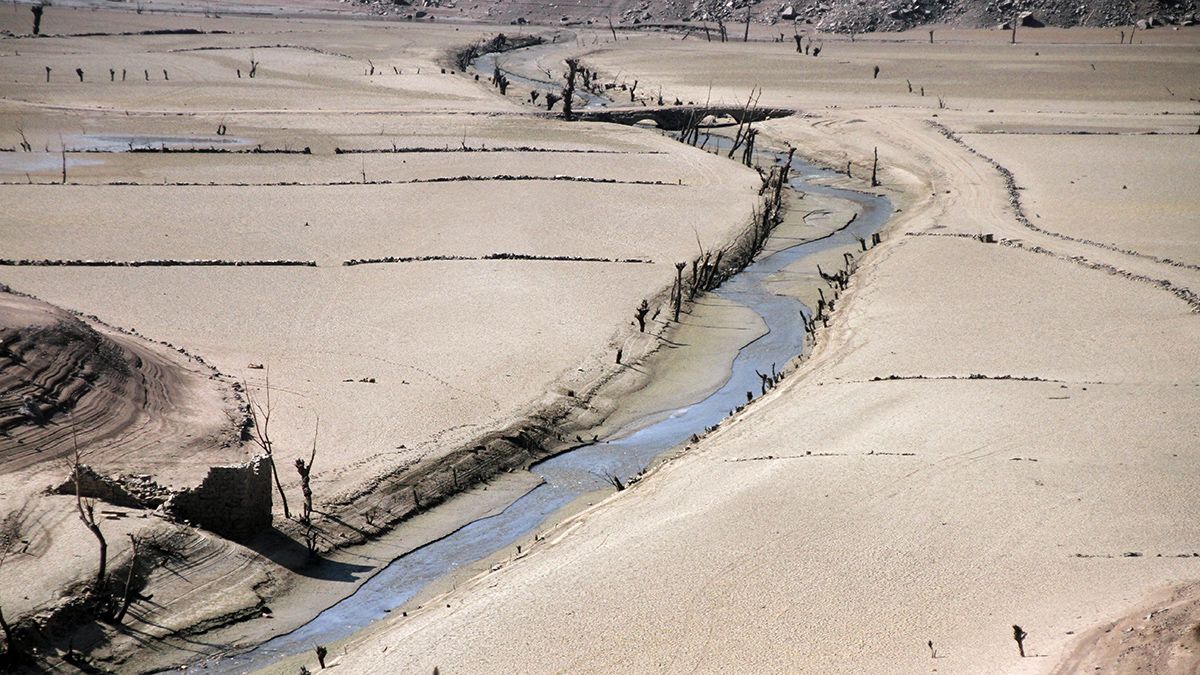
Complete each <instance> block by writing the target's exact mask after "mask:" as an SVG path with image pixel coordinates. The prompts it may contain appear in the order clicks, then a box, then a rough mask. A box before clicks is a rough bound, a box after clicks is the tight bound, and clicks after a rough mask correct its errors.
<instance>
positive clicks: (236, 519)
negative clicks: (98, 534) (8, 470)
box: [51, 457, 272, 540]
mask: <svg viewBox="0 0 1200 675" xmlns="http://www.w3.org/2000/svg"><path fill="white" fill-rule="evenodd" d="M76 483H78V493H79V495H80V496H82V497H87V498H89V499H99V500H101V501H103V502H106V503H109V504H112V505H114V506H123V507H126V508H132V509H155V508H159V507H160V506H161V507H162V510H163V511H164V512H165V513H166V514H167V515H169V516H170V517H171V518H172V519H173V520H177V521H180V522H184V523H187V524H189V525H194V526H196V527H200V528H203V529H206V530H209V531H210V532H215V533H216V534H219V535H221V536H223V537H225V538H227V539H233V540H246V539H249V538H251V537H253V536H254V535H256V534H258V533H259V532H262V531H263V530H266V529H269V528H270V527H271V491H272V486H271V465H270V463H269V462H268V460H267V459H266V458H265V457H256V458H254V459H252V460H250V461H248V462H246V463H244V464H237V465H234V466H214V467H212V468H210V469H209V470H208V475H207V476H205V477H204V480H203V481H202V482H201V483H200V485H198V486H197V487H194V488H185V489H183V490H180V491H178V492H173V491H172V490H170V489H168V488H165V487H163V486H161V485H159V484H158V483H156V482H154V480H152V479H151V478H150V477H149V476H146V475H125V476H117V477H115V478H114V477H110V476H105V475H103V474H101V473H99V472H97V471H96V470H95V469H92V468H91V467H90V466H87V465H86V464H81V465H79V466H78V467H77V468H76V470H75V472H74V473H73V474H72V475H71V477H70V478H68V479H67V480H66V481H65V482H63V483H62V484H61V485H59V486H57V487H55V488H52V489H51V492H54V493H56V494H61V495H74V494H76Z"/></svg>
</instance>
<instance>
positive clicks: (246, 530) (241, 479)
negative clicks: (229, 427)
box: [166, 457, 271, 540]
mask: <svg viewBox="0 0 1200 675" xmlns="http://www.w3.org/2000/svg"><path fill="white" fill-rule="evenodd" d="M166 508H167V511H168V513H170V514H171V515H172V516H173V517H174V518H175V519H176V520H181V521H184V522H187V523H190V524H192V525H195V526H197V527H202V528H204V529H206V530H209V531H211V532H215V533H217V534H219V535H221V536H223V537H225V538H227V539H233V540H245V539H249V538H251V537H253V536H254V535H256V534H258V533H259V532H262V531H263V530H266V529H269V528H270V527H271V465H270V463H269V461H268V460H267V459H266V458H265V457H255V458H254V459H252V460H250V461H249V462H246V463H245V464H238V465H235V466H214V467H212V468H211V469H209V470H208V475H207V476H205V477H204V481H203V482H201V483H200V485H199V486H197V487H194V488H188V489H185V490H181V491H180V492H178V493H176V494H175V496H174V497H172V498H171V499H170V501H168V502H167V505H166Z"/></svg>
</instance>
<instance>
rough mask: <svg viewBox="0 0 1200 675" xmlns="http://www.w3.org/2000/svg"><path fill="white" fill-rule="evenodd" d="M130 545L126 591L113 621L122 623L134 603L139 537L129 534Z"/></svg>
mask: <svg viewBox="0 0 1200 675" xmlns="http://www.w3.org/2000/svg"><path fill="white" fill-rule="evenodd" d="M129 546H130V550H131V551H132V556H133V557H132V558H131V559H130V561H129V572H128V574H126V575H125V592H124V593H123V594H122V595H121V608H120V609H118V610H117V612H116V613H115V614H113V623H116V624H120V623H121V621H123V620H124V619H125V613H126V612H128V611H129V605H130V604H132V603H133V599H134V592H133V575H134V574H135V573H136V572H137V564H138V538H137V537H136V536H134V535H133V533H130V534H129Z"/></svg>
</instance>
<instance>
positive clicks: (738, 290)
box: [207, 137, 892, 673]
mask: <svg viewBox="0 0 1200 675" xmlns="http://www.w3.org/2000/svg"><path fill="white" fill-rule="evenodd" d="M712 140H713V141H715V142H717V143H720V142H722V141H721V140H720V139H717V138H716V137H714V138H713V139H712ZM760 157H761V158H762V159H768V160H769V159H770V158H773V159H774V161H775V162H779V163H782V162H784V161H786V160H787V157H786V155H781V154H776V153H760ZM790 175H791V179H790V186H791V188H792V189H793V190H798V191H801V192H805V193H810V194H818V195H824V196H827V197H832V198H835V199H842V200H845V201H847V202H851V203H853V205H854V207H855V209H856V210H857V211H858V217H857V219H855V220H854V222H853V223H852V224H851V225H850V226H848V227H846V228H845V229H842V230H838V231H836V232H835V233H834V234H833V235H831V236H827V237H823V238H820V239H817V240H813V241H810V242H806V243H799V244H796V245H794V246H790V247H788V248H784V249H782V250H779V251H777V252H775V253H770V254H765V253H764V254H760V256H761V258H760V259H758V260H756V261H755V262H753V263H752V264H751V265H749V266H748V267H747V268H746V269H745V270H743V271H742V272H740V273H738V274H737V275H735V276H733V277H732V278H730V279H729V280H727V281H726V282H725V283H724V284H723V285H722V286H721V287H720V288H718V289H716V290H714V291H712V294H713V295H715V296H717V297H719V298H724V299H728V300H732V301H734V302H736V303H738V304H740V305H744V306H746V307H749V308H750V309H752V310H754V311H755V312H757V313H758V314H759V315H760V316H761V317H762V319H763V321H764V322H765V323H766V326H767V329H768V331H767V333H766V334H765V335H763V336H761V337H759V338H758V339H756V340H754V341H753V342H751V343H750V344H747V345H745V346H744V347H742V348H741V350H740V351H739V353H738V354H737V357H736V358H735V359H734V362H733V366H732V372H731V373H730V375H729V378H728V379H727V380H726V381H725V383H724V384H723V385H722V386H721V387H720V388H719V389H717V390H716V391H715V392H713V393H712V394H710V395H708V396H707V397H705V398H703V399H702V400H699V401H695V402H693V403H691V404H689V405H686V406H682V407H679V408H676V409H674V410H670V411H666V412H664V413H661V414H657V415H654V416H653V417H651V418H649V419H646V420H643V421H641V422H638V423H635V424H632V425H630V426H629V427H626V428H623V429H621V430H619V431H617V432H615V433H613V434H612V435H611V436H609V437H607V438H605V439H603V440H601V441H600V442H599V443H595V444H592V445H587V446H584V447H581V448H577V449H575V450H571V451H569V452H566V453H563V454H560V455H557V456H555V457H552V458H550V459H547V460H545V461H543V462H540V463H538V464H536V465H534V466H533V467H532V468H531V469H530V470H531V471H533V472H535V473H537V474H539V475H540V476H542V477H543V478H544V479H545V482H544V483H543V484H542V485H540V486H539V487H537V488H535V489H534V490H532V491H530V492H529V493H527V494H526V495H524V496H522V497H521V498H520V499H518V500H516V501H515V502H513V503H512V504H511V505H510V506H509V507H508V508H507V509H505V510H504V511H503V512H501V513H499V514H497V515H494V516H490V517H488V518H483V519H480V520H477V521H474V522H472V523H469V524H468V525H466V526H464V527H462V528H461V529H459V530H456V531H455V532H454V533H452V534H450V535H449V536H447V537H445V538H443V539H439V540H437V541H435V542H432V543H430V544H428V545H426V546H424V547H422V548H419V549H417V550H414V551H412V552H410V553H408V554H406V555H404V556H402V557H400V558H398V559H397V560H395V561H393V562H392V563H391V564H390V565H388V566H387V567H386V568H384V569H383V570H381V571H380V572H379V573H378V574H376V575H375V576H374V577H372V578H371V579H369V580H368V581H366V582H365V583H364V584H363V585H362V587H361V588H360V589H359V590H358V591H357V592H356V593H354V594H353V595H351V596H350V597H348V598H346V599H344V600H342V601H341V602H339V603H337V604H336V605H334V606H332V607H330V608H328V609H326V610H325V611H324V612H322V613H321V614H320V615H318V616H317V617H316V618H314V619H313V620H312V621H310V622H309V623H307V624H305V625H304V626H302V627H300V628H298V629H297V630H295V631H293V632H291V633H288V634H286V635H282V636H279V637H276V638H274V639H272V640H269V641H267V642H264V643H263V644H261V645H259V646H257V647H255V648H253V649H252V650H250V651H248V652H245V653H243V654H241V655H238V656H234V657H230V658H225V659H222V660H220V661H217V662H215V663H209V664H208V665H207V667H208V669H209V670H211V671H215V672H220V673H238V672H247V671H252V670H255V669H257V668H261V667H264V666H266V665H269V664H270V663H272V662H274V661H275V660H278V659H280V658H283V657H286V656H290V655H293V654H297V653H300V652H303V651H307V650H310V649H312V648H313V645H314V644H329V643H331V642H334V641H336V640H339V639H342V638H346V637H349V636H350V635H351V634H353V633H355V632H357V631H359V630H361V629H363V628H365V627H367V626H368V625H370V624H371V623H374V622H376V621H379V620H381V619H384V618H386V617H387V616H388V613H389V612H390V611H391V610H393V609H395V608H397V607H399V606H401V605H403V604H404V603H405V602H407V601H408V600H409V599H411V598H413V597H414V596H415V595H417V593H418V592H420V591H421V589H423V588H425V587H426V586H427V585H428V584H430V583H431V582H433V581H435V580H437V579H439V578H441V577H444V576H445V575H447V574H450V573H452V572H454V571H455V570H456V569H458V568H460V567H462V566H463V565H469V564H472V563H476V562H478V561H480V560H482V559H484V558H486V557H488V556H490V555H491V554H493V553H495V552H497V551H500V550H502V549H505V548H507V547H510V546H513V545H514V544H515V543H516V542H518V541H521V540H524V539H528V538H529V537H530V535H532V534H534V533H535V532H536V531H537V529H538V528H539V527H541V526H542V525H543V523H545V522H546V520H547V519H548V518H549V517H550V516H551V515H553V514H554V513H555V512H556V511H558V510H559V509H561V508H563V507H564V506H566V505H568V504H569V503H570V502H571V501H572V500H574V499H577V498H579V497H581V496H583V495H586V494H588V493H591V492H594V491H596V490H599V489H603V488H605V487H607V486H608V485H609V484H608V482H607V479H606V478H605V476H606V475H613V476H618V477H620V478H621V479H622V480H623V481H624V480H627V479H628V477H630V476H634V475H636V474H638V473H640V472H641V471H643V470H645V469H646V468H647V467H648V466H650V464H651V463H652V462H653V461H654V460H655V458H657V457H659V456H660V455H662V454H663V453H665V452H666V451H668V450H670V449H672V448H674V447H676V446H678V445H680V444H682V443H684V442H686V441H687V440H688V439H689V438H691V436H692V435H693V434H703V433H704V431H705V429H706V428H707V427H711V426H713V425H715V424H717V423H718V422H720V421H721V420H723V419H725V418H726V417H727V416H728V415H729V414H730V411H732V410H733V409H735V408H736V407H738V406H739V405H742V404H744V403H745V402H746V392H748V391H749V392H755V395H756V396H757V393H758V391H759V389H760V380H759V377H758V375H757V374H756V373H755V371H756V370H759V371H762V372H768V371H770V370H771V368H772V366H773V365H775V366H778V367H783V366H784V364H786V363H788V361H790V360H791V359H793V358H795V357H796V356H798V355H799V354H800V353H801V352H802V351H803V349H804V343H805V331H804V326H803V323H802V322H801V321H800V320H799V318H798V317H799V316H800V315H801V314H803V315H805V316H809V315H810V312H811V310H810V309H809V308H807V307H805V306H804V304H803V303H801V302H800V301H799V300H797V299H795V298H792V297H790V296H785V295H778V294H776V293H775V292H774V291H773V290H772V288H771V285H770V283H769V279H770V277H771V276H772V275H774V274H776V273H777V272H780V271H781V270H783V269H785V268H787V267H788V266H790V265H792V264H794V263H796V262H797V261H800V260H802V259H804V258H805V257H807V256H810V255H813V254H815V253H819V252H822V251H826V250H829V249H835V248H841V247H846V246H850V247H856V245H857V239H856V237H862V238H865V239H870V236H871V234H872V233H874V232H878V231H879V230H880V229H881V228H882V227H883V225H884V223H886V222H887V219H888V218H889V217H890V216H891V214H892V206H891V203H890V202H889V201H888V200H887V199H886V198H884V197H880V196H876V195H871V194H865V193H861V192H855V191H852V190H844V189H839V188H833V187H828V186H824V185H820V184H816V183H813V182H812V181H813V180H817V179H821V178H827V177H832V176H834V175H835V174H834V173H833V172H831V171H829V170H826V169H820V168H817V167H814V166H811V165H809V164H807V163H805V162H802V161H801V160H799V159H793V160H792V166H791V174H790ZM768 244H770V242H768Z"/></svg>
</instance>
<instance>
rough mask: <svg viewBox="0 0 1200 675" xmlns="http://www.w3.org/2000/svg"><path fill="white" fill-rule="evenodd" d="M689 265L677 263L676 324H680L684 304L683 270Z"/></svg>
mask: <svg viewBox="0 0 1200 675" xmlns="http://www.w3.org/2000/svg"><path fill="white" fill-rule="evenodd" d="M686 266H687V263H684V262H677V263H675V323H679V306H680V305H682V304H683V268H684V267H686Z"/></svg>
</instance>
